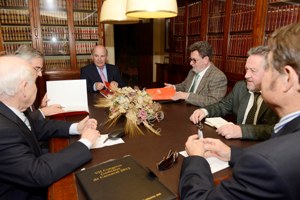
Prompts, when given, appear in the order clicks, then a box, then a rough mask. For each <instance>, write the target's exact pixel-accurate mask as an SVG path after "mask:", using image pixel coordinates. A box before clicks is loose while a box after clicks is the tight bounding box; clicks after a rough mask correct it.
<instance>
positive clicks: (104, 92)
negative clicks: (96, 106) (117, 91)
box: [99, 81, 114, 97]
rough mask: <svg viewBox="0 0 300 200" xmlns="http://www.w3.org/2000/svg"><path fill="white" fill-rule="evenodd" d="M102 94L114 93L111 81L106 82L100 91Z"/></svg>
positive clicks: (105, 95)
mask: <svg viewBox="0 0 300 200" xmlns="http://www.w3.org/2000/svg"><path fill="white" fill-rule="evenodd" d="M99 92H100V94H102V96H104V97H107V96H108V95H110V94H114V93H113V91H112V90H111V88H110V83H109V82H106V81H105V82H104V88H103V89H102V90H100V91H99Z"/></svg>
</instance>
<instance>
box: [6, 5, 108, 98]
mask: <svg viewBox="0 0 300 200" xmlns="http://www.w3.org/2000/svg"><path fill="white" fill-rule="evenodd" d="M47 2H50V1H47V0H28V1H23V0H9V1H7V0H0V25H1V28H0V52H2V54H4V53H6V54H11V53H13V52H14V51H15V50H16V49H17V48H18V47H19V45H21V44H25V45H31V46H33V47H34V48H37V49H39V50H40V51H41V52H43V53H44V55H45V56H44V58H45V62H44V67H45V72H44V75H43V77H42V78H39V79H38V82H37V85H38V88H39V94H38V98H41V95H43V94H44V93H45V81H46V80H62V79H75V78H79V68H80V67H82V66H84V65H86V64H88V63H89V62H90V54H91V49H92V47H94V46H95V45H96V44H104V39H105V38H104V37H105V36H104V26H103V24H100V23H98V22H99V16H100V13H99V12H98V11H99V10H100V8H101V5H102V0H81V1H78V0H70V1H69V0H53V1H51V3H47Z"/></svg>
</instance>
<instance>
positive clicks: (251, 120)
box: [245, 92, 260, 124]
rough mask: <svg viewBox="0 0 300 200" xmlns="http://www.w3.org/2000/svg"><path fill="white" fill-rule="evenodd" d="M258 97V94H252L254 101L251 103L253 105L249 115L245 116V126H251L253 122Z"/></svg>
mask: <svg viewBox="0 0 300 200" xmlns="http://www.w3.org/2000/svg"><path fill="white" fill-rule="evenodd" d="M259 96H260V93H258V92H255V93H254V101H253V105H252V107H251V109H250V110H249V113H248V115H247V119H246V122H245V123H246V124H253V122H254V116H255V113H256V110H257V99H258V97H259Z"/></svg>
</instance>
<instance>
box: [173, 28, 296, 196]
mask: <svg viewBox="0 0 300 200" xmlns="http://www.w3.org/2000/svg"><path fill="white" fill-rule="evenodd" d="M269 48H270V53H269V54H268V65H267V68H266V70H265V74H264V79H263V80H262V96H263V99H264V101H265V102H266V103H267V104H269V105H270V106H271V107H272V109H274V110H275V111H276V113H277V114H278V115H279V117H280V121H279V122H278V123H277V124H276V125H275V127H274V133H273V135H272V136H273V137H272V138H271V139H269V140H266V141H264V142H262V143H259V144H258V145H254V146H252V147H249V148H246V149H244V150H243V151H241V152H240V154H239V157H238V158H237V159H236V160H235V163H234V168H233V174H232V177H231V178H230V179H228V180H225V181H223V182H221V183H220V184H219V185H217V186H214V184H213V183H214V182H213V176H212V174H211V171H210V168H209V165H208V163H207V161H206V160H205V159H204V158H203V157H207V156H211V155H214V156H217V157H219V158H221V159H223V160H230V159H232V158H233V157H234V156H235V155H232V154H231V155H230V153H229V154H228V152H226V149H224V147H226V148H229V147H227V146H226V145H224V144H223V143H222V142H220V141H219V140H216V139H209V138H204V139H198V138H197V136H196V135H193V136H190V137H189V138H188V140H187V142H186V150H187V152H188V154H189V157H187V158H185V159H184V161H183V165H182V169H181V177H180V186H179V188H180V197H181V198H180V199H183V200H186V199H193V200H197V199H231V200H232V199H241V200H251V199H253V200H254V199H282V200H283V199H289V200H297V199H300V192H299V188H300V171H299V168H300V154H299V151H300V145H299V143H300V101H299V99H300V82H299V80H300V73H299V71H300V60H299V54H300V23H297V24H291V25H288V26H285V27H282V28H280V29H278V30H276V31H275V32H274V33H273V34H272V35H271V37H270V39H269ZM220 144H223V146H222V145H220Z"/></svg>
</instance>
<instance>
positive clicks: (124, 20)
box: [100, 0, 139, 24]
mask: <svg viewBox="0 0 300 200" xmlns="http://www.w3.org/2000/svg"><path fill="white" fill-rule="evenodd" d="M126 4H127V0H104V2H103V4H102V7H101V12H100V22H101V23H105V24H134V23H138V22H139V19H138V18H133V17H128V16H126V14H125V12H126Z"/></svg>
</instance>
